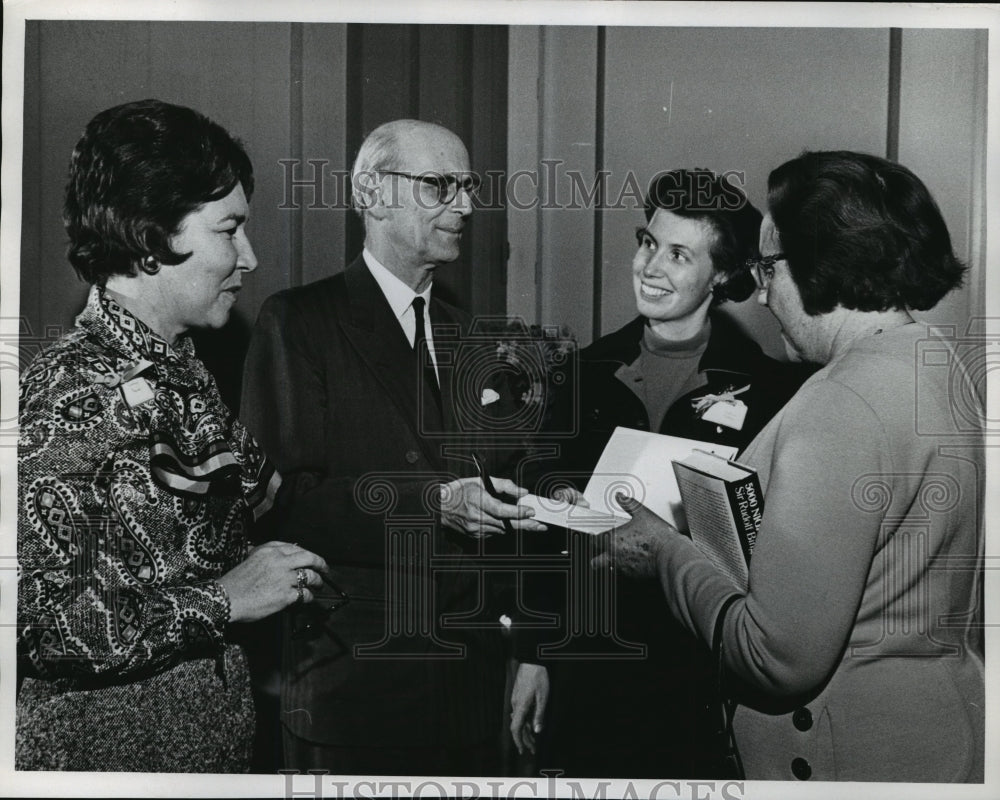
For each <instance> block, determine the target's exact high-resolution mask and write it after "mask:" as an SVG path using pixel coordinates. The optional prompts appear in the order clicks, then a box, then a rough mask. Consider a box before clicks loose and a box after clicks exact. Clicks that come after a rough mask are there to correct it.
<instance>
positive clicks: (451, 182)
mask: <svg viewBox="0 0 1000 800" xmlns="http://www.w3.org/2000/svg"><path fill="white" fill-rule="evenodd" d="M378 174H379V175H395V176H397V177H399V178H406V179H407V180H411V181H419V182H420V183H422V184H423V185H424V186H428V187H430V189H431V193H432V195H433V196H434V201H435V202H436V203H437V204H438V205H442V206H443V205H447V204H448V203H450V202H451V201H452V200H454V199H455V197H456V196H457V195H458V190H459V189H461V190H462V191H463V192H465V193H466V194H467V195H469V196H470V197H475V196H476V193H477V192H478V191H479V187H480V186H481V185H482V182H483V181H482V179H481V178H480V177H479V176H478V175H477V174H476V173H475V172H449V173H446V174H442V173H438V172H424V173H423V174H421V175H414V174H412V173H410V172H396V171H394V170H389V169H380V170H379V171H378Z"/></svg>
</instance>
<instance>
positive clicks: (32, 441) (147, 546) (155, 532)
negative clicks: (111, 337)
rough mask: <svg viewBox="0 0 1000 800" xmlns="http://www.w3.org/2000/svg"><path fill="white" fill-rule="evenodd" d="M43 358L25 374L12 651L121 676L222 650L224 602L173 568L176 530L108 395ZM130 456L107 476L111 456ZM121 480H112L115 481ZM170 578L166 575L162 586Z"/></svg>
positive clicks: (65, 672) (53, 674) (36, 665)
mask: <svg viewBox="0 0 1000 800" xmlns="http://www.w3.org/2000/svg"><path fill="white" fill-rule="evenodd" d="M114 391H115V390H110V389H108V388H106V387H104V386H101V385H100V384H96V385H95V384H94V383H92V382H90V381H89V380H88V378H87V377H86V376H85V375H84V374H82V369H81V367H80V363H79V362H77V363H74V361H73V360H72V359H70V360H68V361H62V362H60V361H59V360H58V359H54V360H53V359H49V358H47V357H46V356H42V357H41V358H40V360H39V361H37V362H36V363H35V364H33V365H32V367H30V368H29V369H28V370H27V371H26V374H25V376H24V377H23V378H22V397H21V410H20V439H19V445H18V447H19V459H18V461H19V465H18V472H19V474H18V621H17V630H18V634H17V643H18V654H19V657H20V659H21V660H22V663H26V665H27V668H28V669H29V671H30V672H34V673H35V674H37V675H40V676H42V677H47V678H59V677H77V678H81V677H91V678H95V679H108V678H112V679H114V680H119V679H121V678H125V679H130V678H132V677H141V676H143V675H146V674H150V673H154V672H158V671H161V670H163V669H165V668H167V667H169V666H171V665H173V664H174V663H176V662H178V661H180V660H182V659H185V658H190V657H194V656H195V655H201V656H204V655H207V654H215V653H217V652H218V650H219V648H221V647H222V645H223V637H224V634H225V628H226V625H227V623H228V620H229V600H228V598H227V596H226V593H225V591H224V590H223V588H222V586H221V585H220V584H219V583H218V582H217V581H215V580H214V579H213V578H212V577H211V576H209V575H207V574H206V575H204V576H203V577H200V578H194V577H192V578H191V580H190V581H184V585H167V584H165V583H163V581H164V580H167V578H166V577H165V576H166V575H167V574H168V573H169V574H170V575H171V576H175V575H185V574H187V575H189V576H192V575H194V574H195V573H194V572H187V573H186V572H185V570H184V569H183V568H179V564H181V563H182V560H183V559H184V558H186V555H185V554H184V553H183V552H178V547H179V543H180V542H183V541H184V537H183V536H182V535H180V533H181V532H180V530H179V528H178V526H181V525H183V522H182V521H181V520H179V519H178V518H177V516H176V514H175V513H174V508H173V507H172V506H167V505H166V504H167V502H168V501H169V496H167V495H166V494H165V493H163V492H161V491H160V490H159V489H158V488H157V487H156V486H154V484H153V481H152V479H151V476H150V474H149V461H148V449H146V451H145V453H146V458H145V459H144V460H143V459H141V458H139V457H137V456H138V455H139V453H140V450H141V449H142V448H141V447H138V448H133V449H131V450H128V444H129V442H131V443H132V444H136V443H137V442H141V440H137V439H136V437H135V435H134V433H133V434H124V435H123V430H125V429H126V428H127V426H128V424H129V420H128V419H127V418H126V417H122V416H121V414H122V409H121V408H119V404H118V403H116V402H114V401H113V392H114ZM127 450H128V452H129V456H128V457H126V459H125V460H124V461H122V462H120V464H119V466H124V470H123V472H121V473H116V474H115V477H114V478H112V476H111V475H110V474H109V473H110V470H109V467H110V464H111V461H110V460H109V459H110V458H112V456H113V453H114V452H118V453H124V452H126V451H127ZM120 477H121V478H123V480H119V478H120ZM170 580H171V582H173V581H174V579H173V577H171V578H170Z"/></svg>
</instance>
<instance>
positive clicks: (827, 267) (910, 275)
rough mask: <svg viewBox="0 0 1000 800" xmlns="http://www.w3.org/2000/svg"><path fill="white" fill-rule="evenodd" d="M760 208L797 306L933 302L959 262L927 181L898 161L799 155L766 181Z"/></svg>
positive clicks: (821, 309) (956, 276)
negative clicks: (799, 302) (764, 207)
mask: <svg viewBox="0 0 1000 800" xmlns="http://www.w3.org/2000/svg"><path fill="white" fill-rule="evenodd" d="M767 189H768V198H767V203H768V208H769V210H770V213H771V218H772V219H773V220H774V225H775V228H776V230H777V233H778V237H779V239H780V241H781V251H782V252H783V253H784V255H785V257H786V258H787V259H788V268H789V270H790V272H791V275H792V279H793V280H794V281H795V283H796V285H797V286H798V289H799V294H800V295H801V296H802V305H803V308H804V309H805V311H806V313H808V314H812V315H816V314H824V313H826V312H829V311H832V310H833V309H834V308H835V307H836V306H837V305H840V306H842V307H844V308H850V309H856V310H858V311H888V310H889V309H899V310H902V309H917V310H925V309H928V308H932V307H933V306H934V305H936V304H937V302H938V301H939V300H940V299H941V298H942V297H944V296H945V295H946V294H947V293H948V292H949V291H951V290H952V289H954V288H956V287H958V286H960V285H961V283H962V275H963V273H964V272H965V267H964V265H963V264H962V262H960V261H959V260H958V259H957V258H956V257H955V254H954V252H952V249H951V237H950V236H949V235H948V228H947V227H946V226H945V223H944V220H943V219H942V217H941V212H940V211H939V210H938V207H937V204H936V203H935V202H934V199H933V198H932V197H931V195H930V192H928V191H927V187H926V186H924V184H923V183H922V182H921V181H920V179H919V178H918V177H917V176H916V175H914V174H913V173H912V172H910V170H908V169H907V168H906V167H903V166H900V165H899V164H894V163H892V162H891V161H886V160H885V159H884V158H878V157H876V156H871V155H866V154H864V153H851V152H847V151H834V152H806V153H803V154H802V155H801V156H799V157H798V158H796V159H793V160H792V161H788V162H786V163H784V164H782V165H781V166H780V167H778V168H777V169H776V170H774V171H773V172H772V173H771V174H770V176H769V177H768V180H767Z"/></svg>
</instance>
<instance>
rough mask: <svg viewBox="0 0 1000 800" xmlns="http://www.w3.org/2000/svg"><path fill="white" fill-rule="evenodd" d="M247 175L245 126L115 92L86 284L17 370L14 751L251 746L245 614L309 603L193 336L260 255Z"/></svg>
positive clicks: (71, 187)
mask: <svg viewBox="0 0 1000 800" xmlns="http://www.w3.org/2000/svg"><path fill="white" fill-rule="evenodd" d="M252 192H253V171H252V167H251V165H250V160H249V159H248V158H247V155H246V153H245V152H244V150H243V147H242V146H241V145H240V144H239V142H237V141H236V140H235V139H233V138H232V137H231V136H230V135H229V134H228V133H226V131H224V130H223V129H222V128H220V127H219V126H218V125H216V124H215V123H213V122H211V121H209V120H208V119H206V118H205V117H203V116H202V115H200V114H198V113H197V112H195V111H192V110H191V109H188V108H183V107H180V106H173V105H169V104H166V103H161V102H159V101H157V100H145V101H141V102H136V103H127V104H125V105H122V106H117V107H115V108H111V109H108V110H107V111H104V112H101V113H100V114H98V115H97V116H96V117H94V119H93V120H92V121H91V122H90V124H89V125H88V126H87V129H86V131H85V132H84V134H83V137H82V138H81V139H80V141H79V143H78V144H77V147H76V150H75V151H74V153H73V159H72V162H71V164H70V180H69V184H68V186H67V190H66V204H65V223H66V229H67V232H68V233H69V237H70V248H69V260H70V262H71V263H72V264H73V266H74V267H75V268H76V270H77V272H78V274H79V275H80V276H81V277H83V278H84V279H85V280H87V281H88V282H90V283H92V284H93V286H92V288H91V291H90V296H89V299H88V302H87V306H86V308H85V309H84V310H83V312H82V313H81V314H80V316H79V317H78V318H77V321H76V327H75V328H74V329H73V330H72V331H70V332H69V333H68V334H66V335H65V336H63V337H62V338H61V339H60V340H58V341H57V342H56V343H55V344H53V345H52V346H51V347H49V348H47V349H46V350H44V351H43V352H42V353H41V354H40V355H39V356H38V357H37V358H36V359H35V360H34V361H33V362H32V363H31V364H30V365H29V366H28V367H27V369H26V370H25V371H24V373H23V375H22V376H21V408H20V419H19V423H20V439H19V442H18V459H19V469H18V561H19V568H20V573H19V580H18V606H17V612H18V619H17V648H18V677H19V679H20V680H22V685H21V688H20V691H19V693H18V698H17V740H16V751H15V763H16V766H17V768H18V769H25V770H32V769H66V770H80V771H83V770H114V771H132V770H141V771H148V772H234V771H245V770H246V769H247V768H248V766H249V756H250V745H251V735H252V732H253V720H254V712H253V705H252V701H251V698H250V685H249V674H248V671H247V665H246V659H245V657H244V654H243V651H242V649H241V648H240V647H239V646H238V645H236V644H235V643H234V642H233V640H232V633H233V628H232V623H237V622H244V621H252V620H256V619H260V618H261V617H264V616H267V615H269V614H272V613H274V612H276V611H279V610H280V609H282V608H284V607H285V606H287V605H289V604H291V603H293V602H309V601H311V600H312V588H313V587H316V586H318V585H319V584H320V583H321V573H323V572H325V570H326V564H325V562H324V561H323V560H322V559H321V558H319V557H318V556H315V555H313V554H312V553H310V552H308V551H306V550H303V549H302V548H299V547H297V546H294V545H289V544H284V543H281V542H269V543H268V544H265V545H262V546H260V547H258V548H256V549H254V550H252V551H251V549H250V545H249V541H248V535H247V533H248V528H249V526H250V525H251V524H252V523H253V522H254V521H255V520H257V519H259V518H261V517H262V516H263V515H264V514H265V513H266V512H267V511H268V509H269V508H270V507H271V506H272V504H273V503H274V499H275V495H276V492H277V489H278V487H279V486H280V483H281V481H280V477H279V476H278V474H277V473H276V472H275V471H274V469H273V467H272V466H271V465H270V463H269V462H268V461H267V459H266V458H265V457H264V455H263V453H262V452H261V450H260V448H259V447H258V446H257V443H256V442H255V441H254V439H253V437H251V436H250V435H249V434H248V433H247V431H246V429H245V428H243V426H242V425H241V424H240V423H239V422H238V421H237V420H236V419H234V418H233V416H232V414H231V413H230V412H229V410H228V409H227V408H226V407H225V405H223V403H222V401H221V399H220V398H219V395H218V391H217V389H216V386H215V382H214V381H213V379H212V377H211V375H209V373H208V371H207V370H206V369H205V367H204V365H203V364H202V363H201V362H200V361H199V360H198V358H197V356H196V355H195V353H194V347H193V345H192V343H191V340H190V338H189V337H188V336H186V334H187V333H188V332H189V331H191V330H192V329H195V328H203V327H208V328H218V327H221V326H222V325H224V324H225V323H226V320H227V319H228V318H229V314H230V310H231V309H232V306H233V303H234V302H235V300H236V294H237V292H238V291H239V288H240V285H241V283H242V279H243V275H244V273H246V272H250V271H252V270H253V269H254V268H255V267H256V265H257V262H256V260H255V258H254V254H253V249H252V248H251V246H250V242H249V241H248V240H247V237H246V232H245V230H244V226H245V224H246V220H247V217H248V214H249V211H248V205H247V203H248V199H249V197H250V195H251V194H252Z"/></svg>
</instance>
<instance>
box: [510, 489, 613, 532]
mask: <svg viewBox="0 0 1000 800" xmlns="http://www.w3.org/2000/svg"><path fill="white" fill-rule="evenodd" d="M517 504H518V505H519V506H528V507H529V508H533V509H534V510H535V516H534V517H533V519H536V520H538V521H539V522H544V523H545V524H546V525H557V526H559V527H560V528H569V529H570V530H574V531H582V532H584V533H595V534H596V533H604V531H608V530H611V529H612V528H614V527H615V526H616V525H621V524H622V523H623V522H628V521H629V519H630V518H629V516H628V515H627V514H625V512H624V511H619V512H618V513H619V516H615V515H614V514H608V513H605V512H603V511H594V510H593V509H590V508H587V507H585V506H577V505H573V504H572V503H566V502H563V501H561V500H552V499H550V498H548V497H537V496H535V495H533V494H529V495H527V496H526V497H522V498H521V499H520V500H518V501H517Z"/></svg>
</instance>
